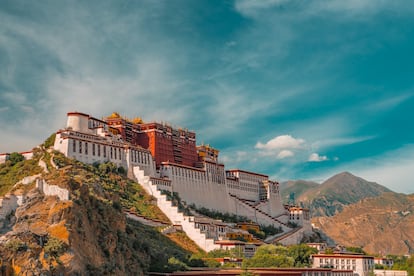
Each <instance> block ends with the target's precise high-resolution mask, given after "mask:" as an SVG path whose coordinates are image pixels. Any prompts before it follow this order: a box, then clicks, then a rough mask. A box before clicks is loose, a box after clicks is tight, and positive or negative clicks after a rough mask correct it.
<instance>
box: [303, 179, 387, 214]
mask: <svg viewBox="0 0 414 276" xmlns="http://www.w3.org/2000/svg"><path fill="white" fill-rule="evenodd" d="M384 192H390V190H389V189H387V188H386V187H384V186H381V185H379V184H377V183H375V182H369V181H366V180H364V179H362V178H360V177H357V176H355V175H352V174H351V173H349V172H342V173H339V174H337V175H334V176H333V177H331V178H329V179H328V180H326V181H325V182H323V183H322V184H320V185H318V186H314V187H313V188H310V189H308V190H306V191H305V192H303V193H301V194H300V196H298V197H297V200H296V202H298V203H301V204H302V205H303V206H305V207H307V208H309V209H310V211H311V215H312V216H313V217H316V216H333V215H335V214H337V213H339V212H341V211H342V210H343V208H344V207H345V206H346V205H349V204H352V203H356V202H358V201H360V200H361V199H364V198H368V197H376V196H379V195H381V194H383V193H384Z"/></svg>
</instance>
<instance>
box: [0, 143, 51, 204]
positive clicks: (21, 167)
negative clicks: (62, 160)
mask: <svg viewBox="0 0 414 276" xmlns="http://www.w3.org/2000/svg"><path fill="white" fill-rule="evenodd" d="M39 158H40V157H39V150H35V151H34V157H33V159H31V160H24V157H23V155H21V154H19V153H17V152H13V153H11V154H10V158H9V160H7V161H6V162H5V163H3V164H0V196H4V195H5V194H6V193H7V192H9V191H10V190H11V188H12V187H13V185H15V184H16V183H17V182H19V181H20V180H22V179H23V178H24V177H26V176H30V175H35V174H39V173H41V172H42V171H43V170H42V168H41V167H39V166H38V165H37V164H38V161H39Z"/></svg>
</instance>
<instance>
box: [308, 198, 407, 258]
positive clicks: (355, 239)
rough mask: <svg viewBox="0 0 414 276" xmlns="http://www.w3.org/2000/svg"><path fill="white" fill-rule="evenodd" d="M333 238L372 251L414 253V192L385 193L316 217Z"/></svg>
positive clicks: (347, 244) (318, 225)
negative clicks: (406, 193)
mask: <svg viewBox="0 0 414 276" xmlns="http://www.w3.org/2000/svg"><path fill="white" fill-rule="evenodd" d="M312 221H313V223H314V224H315V226H317V227H319V228H320V229H321V230H322V231H323V232H324V233H326V234H327V235H328V236H329V237H330V238H332V239H334V240H335V241H336V242H337V243H339V244H343V245H345V246H361V247H362V248H363V249H364V250H365V251H367V252H369V253H378V254H382V255H386V254H414V195H413V194H411V195H405V194H397V193H394V192H389V193H384V194H382V195H380V196H377V197H374V198H366V199H363V200H361V201H360V202H358V203H355V204H352V205H349V206H345V207H344V209H343V211H342V212H341V213H339V214H336V215H335V216H333V217H317V218H313V219H312Z"/></svg>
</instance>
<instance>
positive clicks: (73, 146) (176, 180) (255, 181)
mask: <svg viewBox="0 0 414 276" xmlns="http://www.w3.org/2000/svg"><path fill="white" fill-rule="evenodd" d="M54 148H55V149H56V150H58V151H60V152H62V153H63V154H65V155H66V156H67V157H70V158H75V159H77V160H79V161H82V162H85V163H89V164H92V163H95V162H108V161H109V162H113V163H115V164H116V165H117V166H122V167H124V168H125V169H126V170H127V171H128V176H129V177H133V178H135V179H137V180H138V181H139V182H140V183H141V182H148V181H150V182H151V184H153V185H155V186H156V189H157V190H166V191H168V192H171V193H173V192H174V193H178V195H179V196H180V198H181V200H183V201H184V202H185V203H186V204H193V205H194V206H196V207H204V208H208V209H211V210H216V211H220V212H224V213H232V214H236V215H239V216H245V217H247V218H248V219H250V220H251V221H254V222H255V223H258V224H263V225H273V226H275V227H280V228H281V229H282V230H283V231H284V232H285V233H289V232H295V233H296V232H298V231H297V230H298V229H297V228H296V229H293V227H292V222H294V224H295V225H296V226H299V227H301V228H302V231H300V232H301V234H303V233H306V232H310V231H311V228H310V222H309V210H307V209H302V208H296V209H294V210H293V209H292V210H289V208H286V207H285V206H284V205H283V204H282V200H281V197H280V192H279V183H278V182H276V181H272V180H270V179H269V177H268V176H267V175H264V174H260V173H254V172H248V171H244V170H240V169H232V170H225V167H224V164H221V163H219V161H218V155H219V151H218V150H217V149H214V148H212V147H211V146H209V145H199V146H197V145H196V134H195V133H194V132H191V131H188V130H185V129H180V128H178V129H176V128H173V127H171V126H169V125H167V124H161V123H156V122H152V123H144V122H142V120H141V119H139V118H137V119H134V120H127V119H125V118H121V116H119V114H117V113H113V114H112V115H111V116H109V117H107V118H104V119H102V120H101V119H97V118H94V117H91V116H90V115H88V114H84V113H80V112H69V113H68V114H67V124H66V127H65V128H64V129H61V130H59V131H58V132H57V133H56V140H55V144H54ZM141 184H142V183H141ZM289 222H290V223H289ZM293 230H294V231H293ZM296 236H297V237H296ZM296 236H295V239H299V238H300V237H299V236H300V235H296Z"/></svg>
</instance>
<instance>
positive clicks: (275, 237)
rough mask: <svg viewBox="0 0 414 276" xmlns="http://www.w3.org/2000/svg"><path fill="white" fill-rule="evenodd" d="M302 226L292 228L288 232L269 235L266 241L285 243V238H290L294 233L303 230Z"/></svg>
mask: <svg viewBox="0 0 414 276" xmlns="http://www.w3.org/2000/svg"><path fill="white" fill-rule="evenodd" d="M301 230H302V227H297V228H294V229H292V230H291V231H289V232H287V233H283V234H276V235H273V236H270V237H268V238H267V239H265V240H264V242H265V243H282V244H283V240H286V239H288V238H290V237H291V236H292V235H294V234H296V233H297V232H299V231H301Z"/></svg>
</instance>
